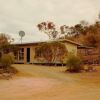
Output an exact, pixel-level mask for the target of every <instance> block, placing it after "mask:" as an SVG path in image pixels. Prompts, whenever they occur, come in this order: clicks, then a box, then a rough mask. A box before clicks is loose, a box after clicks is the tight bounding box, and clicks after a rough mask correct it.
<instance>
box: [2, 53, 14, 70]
mask: <svg viewBox="0 0 100 100" xmlns="http://www.w3.org/2000/svg"><path fill="white" fill-rule="evenodd" d="M12 63H14V56H13V54H11V53H9V54H4V55H3V56H2V57H1V65H2V67H3V68H5V69H6V68H8V67H10V66H11V64H12Z"/></svg>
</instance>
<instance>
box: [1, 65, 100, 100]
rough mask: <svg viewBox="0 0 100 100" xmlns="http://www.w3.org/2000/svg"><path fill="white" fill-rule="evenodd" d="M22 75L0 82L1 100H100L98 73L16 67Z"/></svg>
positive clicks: (58, 68) (30, 66)
mask: <svg viewBox="0 0 100 100" xmlns="http://www.w3.org/2000/svg"><path fill="white" fill-rule="evenodd" d="M13 66H14V67H15V68H17V69H18V70H19V73H18V74H17V75H16V76H15V77H14V78H13V79H11V80H0V100H100V67H99V66H97V67H96V69H97V72H87V73H85V72H84V73H76V74H75V73H65V70H66V68H65V67H46V66H45V67H44V66H36V65H13Z"/></svg>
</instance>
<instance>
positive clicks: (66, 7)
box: [0, 0, 100, 42]
mask: <svg viewBox="0 0 100 100" xmlns="http://www.w3.org/2000/svg"><path fill="white" fill-rule="evenodd" d="M99 12H100V0H0V32H1V33H6V34H9V35H11V37H13V38H14V39H15V42H20V37H19V34H18V33H19V31H20V30H23V31H25V37H23V42H34V41H44V40H48V36H47V35H46V34H44V33H41V32H40V31H38V29H37V24H38V23H40V22H43V21H52V22H54V23H55V24H56V25H58V26H60V25H69V26H71V25H75V24H77V23H79V22H80V21H81V20H86V21H88V22H89V23H93V22H94V21H95V20H96V19H97V16H98V13H99Z"/></svg>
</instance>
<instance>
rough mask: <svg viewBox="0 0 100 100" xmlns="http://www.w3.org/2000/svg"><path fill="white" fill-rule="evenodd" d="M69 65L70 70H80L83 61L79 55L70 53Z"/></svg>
mask: <svg viewBox="0 0 100 100" xmlns="http://www.w3.org/2000/svg"><path fill="white" fill-rule="evenodd" d="M67 67H68V71H69V72H80V70H81V69H82V61H81V59H80V58H79V57H78V56H75V55H73V54H69V55H68V57H67Z"/></svg>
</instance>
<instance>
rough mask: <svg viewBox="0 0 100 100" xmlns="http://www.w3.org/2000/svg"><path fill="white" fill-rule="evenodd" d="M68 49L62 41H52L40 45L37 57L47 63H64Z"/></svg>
mask: <svg viewBox="0 0 100 100" xmlns="http://www.w3.org/2000/svg"><path fill="white" fill-rule="evenodd" d="M66 56H67V49H66V47H65V45H64V44H62V43H60V42H50V43H44V44H42V45H40V46H39V47H38V48H37V49H36V53H35V58H36V59H38V61H39V60H40V61H42V62H45V63H64V60H65V58H66Z"/></svg>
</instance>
